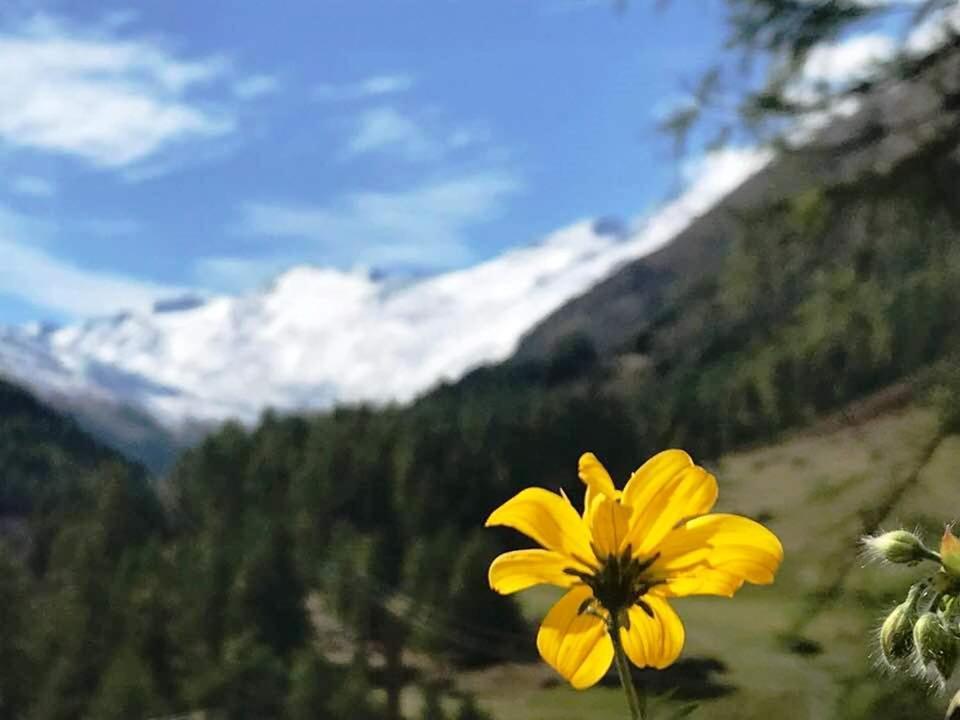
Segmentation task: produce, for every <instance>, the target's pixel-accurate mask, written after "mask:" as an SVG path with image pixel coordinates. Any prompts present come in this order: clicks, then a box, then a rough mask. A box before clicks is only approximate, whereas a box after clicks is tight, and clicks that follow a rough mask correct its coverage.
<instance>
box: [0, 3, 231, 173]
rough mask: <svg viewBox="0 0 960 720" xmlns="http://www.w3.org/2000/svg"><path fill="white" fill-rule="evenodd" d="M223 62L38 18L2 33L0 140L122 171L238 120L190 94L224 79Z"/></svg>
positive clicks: (225, 128) (228, 127)
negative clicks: (176, 53) (180, 55)
mask: <svg viewBox="0 0 960 720" xmlns="http://www.w3.org/2000/svg"><path fill="white" fill-rule="evenodd" d="M227 70H228V64H227V63H226V61H225V60H224V59H223V58H217V57H213V58H204V59H200V60H184V59H181V58H178V57H176V56H174V55H173V54H172V53H170V52H168V51H167V50H165V49H163V48H161V47H159V46H158V45H157V44H155V43H153V42H151V41H148V40H122V39H118V38H116V37H114V36H111V35H103V34H102V33H99V34H97V33H93V34H91V33H84V32H81V31H80V30H78V29H77V28H75V27H72V26H67V25H64V24H62V23H60V22H58V21H55V20H52V19H49V18H43V17H42V18H38V19H35V20H34V21H32V22H30V23H28V24H27V25H25V26H23V27H21V28H20V29H19V30H17V31H14V32H7V33H5V34H0V140H2V141H5V142H6V143H8V144H10V145H13V146H17V147H24V148H32V149H35V150H41V151H47V152H55V153H61V154H66V155H72V156H74V157H77V158H80V159H82V160H85V161H87V162H89V163H92V164H94V165H97V166H101V167H122V166H126V165H130V164H132V163H136V162H138V161H140V160H143V159H145V158H147V157H150V156H152V155H154V154H155V153H157V152H158V151H160V150H161V149H163V148H165V147H166V146H168V145H170V144H172V143H175V142H178V141H184V140H190V139H198V138H207V137H211V136H216V135H222V134H224V133H227V132H229V131H230V130H231V129H232V128H233V120H232V118H231V117H230V116H229V115H227V114H225V113H223V112H217V111H214V110H211V109H210V108H209V107H208V106H207V104H205V103H201V102H199V101H194V100H193V99H192V98H191V97H189V94H190V93H191V91H194V90H196V89H198V88H201V87H203V86H207V85H210V84H211V83H213V82H214V81H216V80H218V79H221V78H222V77H223V76H224V75H225V74H226V73H227Z"/></svg>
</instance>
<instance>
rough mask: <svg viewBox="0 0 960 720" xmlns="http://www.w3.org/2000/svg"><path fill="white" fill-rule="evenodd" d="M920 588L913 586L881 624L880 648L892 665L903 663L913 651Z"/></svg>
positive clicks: (885, 658)
mask: <svg viewBox="0 0 960 720" xmlns="http://www.w3.org/2000/svg"><path fill="white" fill-rule="evenodd" d="M918 595H919V590H918V589H917V588H916V587H914V588H911V590H910V594H909V595H908V596H907V599H906V600H904V601H903V602H902V603H900V604H899V605H897V606H896V607H895V608H894V609H893V611H892V612H891V613H890V614H889V615H888V616H887V619H886V620H884V621H883V625H881V626H880V650H881V651H882V652H883V658H884V660H886V661H887V662H888V663H890V664H891V665H896V664H898V663H902V662H903V661H904V660H906V659H907V658H909V657H910V656H911V654H912V653H913V647H914V645H913V626H914V624H915V623H916V622H917V608H916V599H917V596H918Z"/></svg>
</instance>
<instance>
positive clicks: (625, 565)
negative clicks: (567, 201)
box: [564, 545, 663, 617]
mask: <svg viewBox="0 0 960 720" xmlns="http://www.w3.org/2000/svg"><path fill="white" fill-rule="evenodd" d="M659 556H660V554H659V553H657V554H656V555H654V556H653V557H650V558H648V559H646V560H640V559H638V558H635V557H633V548H632V547H630V546H629V545H628V546H627V547H626V548H625V549H624V551H623V552H622V553H621V554H620V555H608V556H607V557H606V558H604V559H603V561H602V564H601V565H600V567H599V568H597V569H596V570H594V572H592V573H589V572H583V571H581V570H577V569H576V568H566V569H564V572H565V573H566V574H568V575H573V576H574V577H577V578H579V579H580V580H582V581H583V583H584V584H585V585H587V587H589V588H590V590H591V591H592V592H593V598H590V600H589V601H587V602H585V603H584V606H583V607H581V608H580V613H584V612H587V611H588V610H593V608H592V607H591V606H592V604H593V601H594V599H595V600H596V602H598V603H599V604H600V605H601V606H602V607H603V609H604V610H606V611H607V612H608V613H609V614H610V617H619V616H620V615H621V614H622V613H623V612H624V611H625V610H627V609H628V608H630V607H632V606H633V605H638V606H639V607H641V608H642V609H643V611H644V612H645V613H647V615H649V616H650V617H653V610H651V609H650V606H649V605H647V603H645V602H644V601H643V596H644V595H646V593H647V591H649V590H650V588H652V587H653V586H654V585H659V584H661V583H662V582H663V580H656V579H654V578H652V577H649V576H648V575H647V574H646V571H647V570H648V569H649V568H650V566H651V565H653V563H654V562H656V560H657V558H658V557H659Z"/></svg>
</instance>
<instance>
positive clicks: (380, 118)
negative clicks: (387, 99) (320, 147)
mask: <svg viewBox="0 0 960 720" xmlns="http://www.w3.org/2000/svg"><path fill="white" fill-rule="evenodd" d="M383 150H395V151H397V152H398V153H400V154H401V155H403V156H404V157H405V158H407V159H408V160H428V159H431V158H435V157H437V156H438V155H439V154H440V152H441V146H440V143H438V142H436V141H435V140H434V139H433V138H431V137H430V135H429V134H428V133H427V131H426V130H424V128H423V127H421V126H420V125H419V124H418V123H416V122H415V121H414V120H413V119H412V118H410V117H409V116H407V115H404V114H403V113H401V112H400V111H398V110H397V109H396V108H392V107H380V108H375V109H373V110H369V111H367V112H365V113H363V114H362V115H361V116H360V120H359V123H358V125H357V129H356V132H355V133H354V134H353V137H351V138H350V141H349V143H348V144H347V152H348V153H349V154H351V155H363V154H366V153H370V152H377V151H383Z"/></svg>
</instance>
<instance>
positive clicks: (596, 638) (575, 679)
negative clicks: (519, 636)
mask: <svg viewBox="0 0 960 720" xmlns="http://www.w3.org/2000/svg"><path fill="white" fill-rule="evenodd" d="M591 597H593V596H592V594H591V592H590V588H588V587H586V586H583V585H581V586H577V587H575V588H573V589H572V590H570V591H569V592H567V594H566V595H564V596H563V597H562V598H560V599H559V600H558V601H557V602H556V603H555V604H554V606H553V607H552V608H550V612H548V613H547V616H546V617H545V618H544V619H543V624H542V625H541V626H540V632H539V633H537V649H538V650H539V651H540V656H541V657H542V658H543V659H544V660H545V661H546V662H547V663H548V664H549V665H550V666H551V667H552V668H553V669H554V670H556V671H557V672H558V673H560V674H561V675H563V677H565V678H566V679H567V680H568V681H569V682H570V684H571V685H573V687H575V688H576V689H577V690H583V689H585V688H588V687H590V686H591V685H595V684H596V683H597V681H598V680H600V678H602V677H603V676H604V675H605V674H606V673H607V670H609V669H610V663H612V662H613V642H612V641H611V640H610V635H608V634H607V625H606V623H605V622H604V621H603V620H602V619H601V618H599V617H597V616H595V615H590V614H588V613H579V612H578V611H579V610H580V608H581V606H582V605H583V602H584V601H585V600H588V599H589V598H591Z"/></svg>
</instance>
